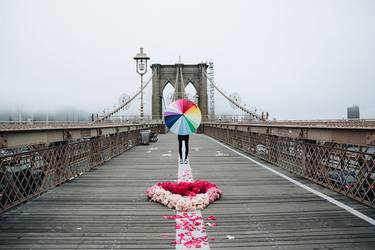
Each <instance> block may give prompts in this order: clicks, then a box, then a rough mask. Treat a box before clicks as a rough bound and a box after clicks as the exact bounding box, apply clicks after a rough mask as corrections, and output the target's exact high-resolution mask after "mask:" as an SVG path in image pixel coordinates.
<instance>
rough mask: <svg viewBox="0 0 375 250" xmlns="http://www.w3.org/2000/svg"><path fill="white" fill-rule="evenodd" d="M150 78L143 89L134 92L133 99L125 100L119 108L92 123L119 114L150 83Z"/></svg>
mask: <svg viewBox="0 0 375 250" xmlns="http://www.w3.org/2000/svg"><path fill="white" fill-rule="evenodd" d="M152 77H153V75H151V77H150V78H149V79H148V80H147V82H146V84H145V85H143V88H141V89H140V90H139V91H138V92H136V93H135V94H134V96H133V97H131V98H130V99H129V100H127V101H126V102H124V103H123V104H121V105H120V106H118V107H117V108H114V109H113V110H111V111H109V112H108V113H106V114H104V115H103V116H102V117H100V118H98V119H96V120H95V121H94V122H101V121H103V120H105V119H107V118H109V117H111V116H112V115H114V114H116V113H117V112H119V111H120V110H121V109H122V108H124V107H125V106H126V105H128V104H129V103H130V102H132V101H133V100H134V99H135V98H136V97H137V96H138V95H139V94H140V93H141V92H142V91H143V90H144V89H145V88H146V87H147V85H148V84H149V83H150V82H151V80H152Z"/></svg>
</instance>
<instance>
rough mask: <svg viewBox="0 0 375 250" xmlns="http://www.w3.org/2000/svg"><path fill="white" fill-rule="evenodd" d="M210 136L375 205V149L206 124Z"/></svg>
mask: <svg viewBox="0 0 375 250" xmlns="http://www.w3.org/2000/svg"><path fill="white" fill-rule="evenodd" d="M203 131H204V133H205V134H206V135H208V136H210V137H213V138H215V139H218V140H220V141H222V142H224V143H226V144H229V145H231V146H232V147H234V148H237V149H239V150H241V151H244V152H246V153H249V154H251V155H255V156H257V157H259V158H261V159H263V160H265V161H267V162H270V163H272V164H275V165H277V166H279V167H281V168H284V169H286V170H288V171H290V172H292V173H294V174H296V175H298V176H301V177H304V178H306V179H309V180H311V181H313V182H315V183H318V184H320V185H322V186H324V187H326V188H329V189H331V190H334V191H336V192H338V193H341V194H343V195H346V196H348V197H350V198H353V199H355V200H357V201H359V202H361V203H364V204H366V205H368V206H371V207H375V148H374V147H370V146H360V145H348V144H339V143H333V142H328V143H325V142H316V141H309V140H304V139H293V138H288V137H281V136H275V135H267V134H260V133H253V132H246V131H238V130H236V129H234V128H229V127H227V128H225V127H216V126H210V124H209V123H206V124H204V125H203Z"/></svg>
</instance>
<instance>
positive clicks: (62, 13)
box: [0, 0, 375, 119]
mask: <svg viewBox="0 0 375 250" xmlns="http://www.w3.org/2000/svg"><path fill="white" fill-rule="evenodd" d="M374 13H375V1H372V0H369V1H363V0H352V1H345V0H337V1H333V0H321V1H319V0H312V1H303V0H295V1H276V0H275V1H267V0H262V1H260V0H259V1H249V0H244V1H235V0H233V1H218V0H215V1H203V0H186V1H178V0H170V1H162V0H160V1H155V0H150V1H141V0H137V1H109V0H106V1H93V0H90V1H89V0H88V1H80V0H73V1H68V0H61V1H53V0H48V1H47V0H45V1H17V0H0V86H1V88H0V107H2V108H6V109H11V108H14V107H21V108H24V109H54V108H56V107H61V106H68V107H75V108H80V109H83V110H85V111H88V112H97V111H98V110H102V109H103V108H105V107H110V106H112V105H113V104H115V103H117V101H118V98H119V95H120V94H121V93H124V92H125V93H128V94H132V93H133V92H135V91H136V89H137V88H138V87H139V76H138V75H137V74H136V73H135V63H134V60H133V56H134V55H135V54H136V53H137V52H138V50H139V47H141V46H142V47H144V48H145V51H146V52H147V53H148V55H149V56H150V57H151V63H160V64H171V63H176V62H177V61H178V56H181V57H182V62H183V63H199V62H202V61H206V60H209V59H212V60H213V61H214V64H215V81H216V82H217V84H218V85H220V86H221V87H222V88H223V89H224V90H226V91H227V92H228V93H231V92H238V93H239V94H240V96H241V99H242V101H243V102H244V103H247V105H248V106H256V107H258V109H261V110H266V111H269V112H270V113H271V115H272V116H274V117H277V118H278V119H329V118H332V119H334V118H344V117H346V108H347V107H348V106H351V105H352V104H358V105H359V106H360V108H361V117H363V118H375V105H374V96H375V15H374ZM146 78H147V77H146ZM150 87H151V86H149V89H148V90H147V91H146V92H147V93H146V106H147V112H149V110H150V107H149V105H150V103H151V96H150ZM216 97H217V100H218V102H217V103H220V104H217V106H216V108H217V113H223V112H229V111H231V109H230V107H229V105H228V104H227V103H226V102H224V101H223V100H222V99H221V98H220V97H218V93H216ZM137 102H138V101H137ZM134 110H135V111H134ZM136 110H137V106H136V105H133V106H132V109H131V110H130V111H129V112H136Z"/></svg>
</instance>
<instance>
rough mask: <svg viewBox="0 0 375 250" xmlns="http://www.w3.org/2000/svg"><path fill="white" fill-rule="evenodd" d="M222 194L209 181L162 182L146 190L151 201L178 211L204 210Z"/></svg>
mask: <svg viewBox="0 0 375 250" xmlns="http://www.w3.org/2000/svg"><path fill="white" fill-rule="evenodd" d="M222 194H223V191H222V190H220V189H219V188H218V187H217V186H216V184H214V183H212V182H208V181H195V182H178V183H176V182H160V183H157V184H155V185H153V186H151V187H149V188H148V189H147V190H146V195H147V197H148V198H149V199H150V200H151V201H155V202H159V203H161V204H163V205H164V206H167V207H169V208H172V209H176V210H177V211H192V210H197V209H200V210H203V209H205V208H206V207H207V206H208V205H209V204H210V203H213V202H214V201H215V200H217V199H219V198H220V197H221V195H222Z"/></svg>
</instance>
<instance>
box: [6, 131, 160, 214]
mask: <svg viewBox="0 0 375 250" xmlns="http://www.w3.org/2000/svg"><path fill="white" fill-rule="evenodd" d="M149 129H151V130H152V131H153V132H157V130H158V126H157V125H155V126H154V127H152V128H149ZM140 130H141V128H138V129H136V130H133V131H128V132H123V133H117V134H113V135H109V136H102V137H94V138H90V139H84V140H80V141H73V142H60V143H59V144H57V145H55V146H51V147H48V148H42V149H40V148H41V147H40V146H38V145H36V146H28V147H24V148H21V149H17V150H13V151H11V150H8V151H6V150H3V151H4V152H3V153H2V154H1V155H2V156H0V213H2V212H3V211H5V210H7V209H9V208H11V207H13V206H15V205H17V204H20V203H22V202H24V201H27V200H30V199H31V198H33V197H35V196H37V195H40V194H42V193H43V192H45V191H47V190H49V189H52V188H54V187H56V186H58V185H60V184H62V183H64V182H66V181H68V180H72V179H74V178H76V177H78V176H80V175H82V174H83V173H85V172H87V171H90V170H91V169H93V168H95V167H96V166H98V165H101V164H103V163H104V162H105V161H108V160H110V159H111V158H113V157H115V156H117V155H119V154H121V153H123V152H125V151H126V150H128V149H130V148H132V147H133V146H135V145H137V144H138V143H139V140H140V138H139V134H140ZM6 152H8V153H6ZM9 152H11V153H9Z"/></svg>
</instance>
